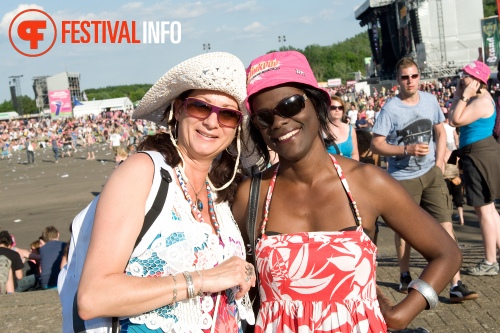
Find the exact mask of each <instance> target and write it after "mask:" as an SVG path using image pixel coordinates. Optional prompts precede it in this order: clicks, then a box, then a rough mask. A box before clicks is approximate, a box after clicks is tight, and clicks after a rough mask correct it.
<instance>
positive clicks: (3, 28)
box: [0, 4, 47, 34]
mask: <svg viewBox="0 0 500 333" xmlns="http://www.w3.org/2000/svg"><path fill="white" fill-rule="evenodd" d="M26 9H40V10H43V7H42V6H39V5H36V4H20V5H18V6H17V8H16V9H14V10H12V11H10V12H8V13H6V14H5V15H4V16H3V17H2V20H1V21H0V34H8V33H9V26H10V24H11V22H12V20H13V19H14V17H15V16H16V15H17V14H19V13H20V12H22V11H23V10H26ZM22 17H23V20H26V19H30V20H33V19H40V18H42V19H46V18H47V17H45V16H44V15H43V14H41V13H37V12H28V13H26V14H23V15H22Z"/></svg>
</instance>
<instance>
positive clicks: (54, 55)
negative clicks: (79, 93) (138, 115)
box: [0, 0, 365, 102]
mask: <svg viewBox="0 0 500 333" xmlns="http://www.w3.org/2000/svg"><path fill="white" fill-rule="evenodd" d="M362 2H363V0H328V1H327V0H316V1H285V0H266V1H261V0H248V1H245V0H242V1H237V0H210V1H184V0H180V1H173V0H144V1H130V2H127V1H117V0H110V1H108V0H106V1H105V0H101V1H96V0H90V1H55V0H54V1H50V0H46V1H36V2H33V3H25V4H20V3H19V2H15V1H9V0H4V1H2V2H1V3H0V50H1V51H0V102H3V101H4V100H10V92H9V76H12V75H23V77H22V78H21V90H22V93H23V95H28V96H30V97H31V98H34V93H33V89H32V78H33V77H34V76H41V75H54V74H58V73H61V72H64V71H66V70H67V71H69V72H79V73H80V74H81V88H82V90H85V89H88V88H98V87H104V86H108V85H121V84H133V83H154V82H155V81H156V80H157V79H158V78H159V77H160V76H161V75H163V74H164V73H165V72H166V71H167V70H168V69H169V68H171V67H173V66H175V65H176V64H177V63H179V62H181V61H183V60H185V59H187V58H190V57H192V56H195V55H198V54H200V53H203V52H204V51H203V44H204V43H210V46H211V51H226V52H230V53H233V54H235V55H236V56H238V57H239V58H240V59H241V60H242V61H243V63H244V64H245V66H247V65H248V64H249V63H250V61H251V60H252V59H253V58H255V57H257V56H259V55H262V54H264V53H266V52H268V51H270V50H272V49H278V48H279V47H280V46H282V45H283V43H279V42H278V36H282V35H285V36H286V43H285V45H286V46H288V45H291V46H293V47H297V48H304V47H306V46H307V45H311V44H318V45H331V44H333V43H337V42H340V41H343V40H345V39H347V38H349V37H352V36H354V35H355V34H357V33H360V32H363V31H365V28H361V27H360V26H359V21H357V20H356V19H355V18H354V10H355V8H356V7H357V6H359V5H360V4H361V3H362ZM28 8H37V9H40V10H43V11H45V12H47V13H48V14H49V15H50V16H51V17H52V18H53V19H54V21H55V23H56V25H57V28H58V29H59V30H60V27H61V21H63V20H110V21H112V22H114V21H128V22H131V21H136V22H138V24H141V25H142V22H143V21H178V22H180V24H181V27H182V34H181V38H182V40H181V42H180V43H178V44H172V43H170V42H169V41H167V42H166V43H164V44H97V45H96V44H74V45H72V44H62V42H61V35H60V34H59V36H58V38H57V41H56V43H55V45H54V47H53V48H52V49H51V50H50V51H49V52H48V53H46V54H45V55H43V56H40V57H26V56H23V55H21V54H19V53H18V52H16V51H15V49H14V48H13V47H12V45H11V44H10V41H9V36H8V31H9V25H10V23H11V21H12V19H13V18H14V16H15V15H16V14H17V13H19V12H21V11H22V10H24V9H28ZM59 33H60V32H59ZM137 34H138V38H141V37H142V26H141V27H138V28H137ZM167 37H168V36H167ZM167 39H168V38H167Z"/></svg>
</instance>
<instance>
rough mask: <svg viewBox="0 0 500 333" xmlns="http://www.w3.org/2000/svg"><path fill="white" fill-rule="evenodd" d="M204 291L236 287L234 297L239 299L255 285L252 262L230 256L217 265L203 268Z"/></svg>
mask: <svg viewBox="0 0 500 333" xmlns="http://www.w3.org/2000/svg"><path fill="white" fill-rule="evenodd" d="M202 274H203V279H204V286H203V291H204V292H212V293H215V292H219V291H221V290H226V289H229V288H232V287H238V292H237V293H236V299H240V298H242V297H243V296H245V294H246V293H247V292H248V291H249V290H250V287H255V280H256V277H255V269H254V267H253V265H252V264H250V263H248V262H246V261H245V260H243V259H241V258H239V257H231V258H229V259H228V260H226V261H224V262H223V263H222V264H220V265H218V266H217V267H214V268H210V269H207V270H204V271H203V272H202Z"/></svg>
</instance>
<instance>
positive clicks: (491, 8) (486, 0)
mask: <svg viewBox="0 0 500 333" xmlns="http://www.w3.org/2000/svg"><path fill="white" fill-rule="evenodd" d="M495 11H497V2H496V0H483V13H484V17H489V16H494V15H497V14H496V13H495Z"/></svg>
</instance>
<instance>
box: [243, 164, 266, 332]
mask: <svg viewBox="0 0 500 333" xmlns="http://www.w3.org/2000/svg"><path fill="white" fill-rule="evenodd" d="M261 178H262V173H260V172H259V173H257V174H253V175H252V181H251V183H250V196H249V198H248V216H247V221H246V222H247V223H246V227H247V234H248V238H249V240H250V249H251V251H252V252H251V255H252V263H253V266H254V268H255V278H256V280H255V285H256V286H257V290H256V291H255V290H254V291H253V292H252V293H251V301H252V309H253V313H254V314H255V315H257V314H258V313H259V307H260V298H259V291H258V289H259V273H258V271H257V260H256V257H255V225H256V221H257V211H258V208H259V196H260V182H261ZM252 327H253V326H251V325H248V328H247V329H245V330H244V332H253V330H252Z"/></svg>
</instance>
